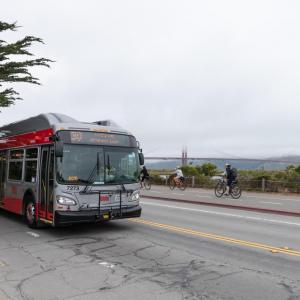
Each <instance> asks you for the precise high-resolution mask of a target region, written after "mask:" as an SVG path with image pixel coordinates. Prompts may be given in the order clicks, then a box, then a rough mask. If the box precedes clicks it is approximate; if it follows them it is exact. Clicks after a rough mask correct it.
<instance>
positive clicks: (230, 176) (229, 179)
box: [224, 164, 236, 196]
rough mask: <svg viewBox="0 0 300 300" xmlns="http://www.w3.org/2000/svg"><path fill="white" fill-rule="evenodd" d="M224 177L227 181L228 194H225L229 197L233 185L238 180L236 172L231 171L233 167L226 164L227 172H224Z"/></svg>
mask: <svg viewBox="0 0 300 300" xmlns="http://www.w3.org/2000/svg"><path fill="white" fill-rule="evenodd" d="M224 175H225V177H226V179H227V187H226V192H225V195H227V196H228V195H229V193H230V188H231V185H232V183H233V181H235V180H236V178H235V174H234V172H233V171H232V169H231V165H230V164H226V165H225V172H224Z"/></svg>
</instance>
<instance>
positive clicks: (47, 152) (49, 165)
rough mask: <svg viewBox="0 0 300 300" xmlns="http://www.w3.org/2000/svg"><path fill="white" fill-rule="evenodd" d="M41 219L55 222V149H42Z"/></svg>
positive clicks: (47, 147) (49, 147)
mask: <svg viewBox="0 0 300 300" xmlns="http://www.w3.org/2000/svg"><path fill="white" fill-rule="evenodd" d="M40 166H41V167H40V205H39V218H42V219H46V220H49V221H52V220H53V192H54V148H53V147H52V146H46V147H42V148H41V163H40Z"/></svg>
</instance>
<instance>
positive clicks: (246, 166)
mask: <svg viewBox="0 0 300 300" xmlns="http://www.w3.org/2000/svg"><path fill="white" fill-rule="evenodd" d="M269 159H272V160H284V161H287V162H286V163H277V162H261V161H247V160H245V161H243V160H240V161H235V160H230V159H228V160H209V161H208V160H207V161H206V160H201V161H200V160H197V161H195V160H194V161H188V163H189V164H192V165H194V166H196V165H202V164H204V163H207V162H210V163H212V164H214V165H216V166H217V167H218V168H219V169H224V166H225V164H226V163H230V164H231V165H232V166H233V167H235V168H237V169H239V170H285V169H286V167H287V166H289V165H291V164H294V165H298V164H299V165H300V156H282V157H272V158H269ZM295 162H296V163H295ZM297 162H299V163H297ZM145 165H146V166H147V168H149V169H154V170H161V169H175V168H176V167H177V166H179V165H181V160H161V161H156V162H153V161H151V160H149V161H147V160H146V161H145Z"/></svg>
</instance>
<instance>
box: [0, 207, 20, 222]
mask: <svg viewBox="0 0 300 300" xmlns="http://www.w3.org/2000/svg"><path fill="white" fill-rule="evenodd" d="M1 218H4V219H5V220H7V221H12V222H16V223H18V224H21V225H24V226H26V224H25V222H24V218H23V216H21V215H16V214H15V213H12V212H9V211H7V210H4V209H2V208H0V222H1Z"/></svg>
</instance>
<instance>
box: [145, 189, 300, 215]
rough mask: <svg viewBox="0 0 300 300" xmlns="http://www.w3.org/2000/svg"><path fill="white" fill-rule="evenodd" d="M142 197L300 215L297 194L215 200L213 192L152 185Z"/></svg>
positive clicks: (299, 198)
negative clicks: (172, 188)
mask: <svg viewBox="0 0 300 300" xmlns="http://www.w3.org/2000/svg"><path fill="white" fill-rule="evenodd" d="M142 195H144V196H146V197H147V196H150V197H157V198H171V199H177V200H188V201H195V202H207V203H212V204H224V205H233V206H239V207H243V206H245V207H253V208H258V209H259V208H260V209H270V210H275V211H285V212H292V213H298V214H299V215H300V195H297V194H289V195H283V194H279V193H278V194H277V193H254V192H243V193H242V196H241V198H239V199H232V198H231V197H230V196H223V197H221V198H217V197H216V196H215V194H214V190H207V189H199V188H187V189H186V190H185V191H180V190H179V189H174V190H170V188H169V187H167V186H159V185H154V186H152V187H151V190H149V191H147V190H144V189H143V190H142Z"/></svg>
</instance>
